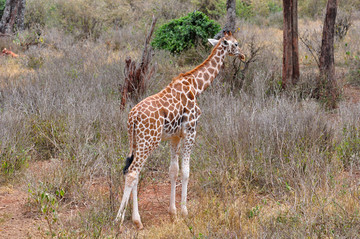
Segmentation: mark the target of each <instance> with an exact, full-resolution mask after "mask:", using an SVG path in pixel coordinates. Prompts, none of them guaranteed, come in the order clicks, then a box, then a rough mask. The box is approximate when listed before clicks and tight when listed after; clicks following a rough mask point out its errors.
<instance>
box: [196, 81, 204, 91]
mask: <svg viewBox="0 0 360 239" xmlns="http://www.w3.org/2000/svg"><path fill="white" fill-rule="evenodd" d="M197 83H198V89H202V87H203V85H204V81H203V80H200V79H198V80H197Z"/></svg>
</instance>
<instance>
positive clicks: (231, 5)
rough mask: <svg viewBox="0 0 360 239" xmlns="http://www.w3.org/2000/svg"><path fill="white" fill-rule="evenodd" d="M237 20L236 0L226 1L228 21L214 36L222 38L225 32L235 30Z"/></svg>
mask: <svg viewBox="0 0 360 239" xmlns="http://www.w3.org/2000/svg"><path fill="white" fill-rule="evenodd" d="M235 22H236V0H227V1H226V23H225V26H224V28H223V29H222V30H221V31H220V32H219V33H217V34H216V35H215V36H214V38H215V39H220V38H221V37H223V36H224V32H227V31H231V32H235Z"/></svg>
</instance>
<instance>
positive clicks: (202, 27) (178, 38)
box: [151, 11, 221, 53]
mask: <svg viewBox="0 0 360 239" xmlns="http://www.w3.org/2000/svg"><path fill="white" fill-rule="evenodd" d="M220 30H221V28H220V25H219V24H217V23H216V22H214V21H213V20H210V19H209V17H208V16H206V15H205V14H204V13H202V12H200V11H195V12H192V13H189V14H188V15H187V16H185V17H181V18H179V19H174V20H171V21H170V22H169V23H166V24H164V25H162V26H161V27H160V28H159V29H158V30H157V31H156V32H155V38H154V40H153V41H152V42H151V45H152V46H153V47H154V48H157V49H164V50H168V51H170V52H172V53H180V52H182V51H184V50H187V49H190V48H192V47H194V46H195V45H196V44H197V43H198V42H199V43H201V44H203V45H205V44H206V42H207V39H208V38H211V37H213V36H214V35H215V34H216V33H218V32H219V31H220Z"/></svg>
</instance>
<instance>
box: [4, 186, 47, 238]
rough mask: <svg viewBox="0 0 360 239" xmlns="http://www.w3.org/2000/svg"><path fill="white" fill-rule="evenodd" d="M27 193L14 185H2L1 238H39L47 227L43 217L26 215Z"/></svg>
mask: <svg viewBox="0 0 360 239" xmlns="http://www.w3.org/2000/svg"><path fill="white" fill-rule="evenodd" d="M26 203H27V193H26V192H24V191H22V190H21V189H18V188H14V187H13V186H11V185H9V186H2V187H0V238H39V237H43V236H42V233H41V231H40V230H39V229H38V228H39V227H40V228H44V227H46V224H45V222H44V221H43V220H42V219H41V218H34V217H29V216H27V215H26V211H27V210H26V209H25V205H26Z"/></svg>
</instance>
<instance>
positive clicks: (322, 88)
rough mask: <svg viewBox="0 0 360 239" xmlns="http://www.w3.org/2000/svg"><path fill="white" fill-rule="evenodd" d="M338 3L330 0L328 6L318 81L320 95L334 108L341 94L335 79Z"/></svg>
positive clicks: (335, 0)
mask: <svg viewBox="0 0 360 239" xmlns="http://www.w3.org/2000/svg"><path fill="white" fill-rule="evenodd" d="M337 5H338V3H337V0H328V3H327V6H326V15H325V20H324V26H323V33H322V41H321V52H320V60H319V62H320V75H319V78H318V82H317V84H318V86H317V87H318V91H319V97H320V98H321V97H325V100H326V103H327V105H328V107H329V108H332V109H334V108H335V107H336V99H337V97H338V94H339V93H338V90H337V84H336V79H335V65H334V38H335V21H336V14H337Z"/></svg>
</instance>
